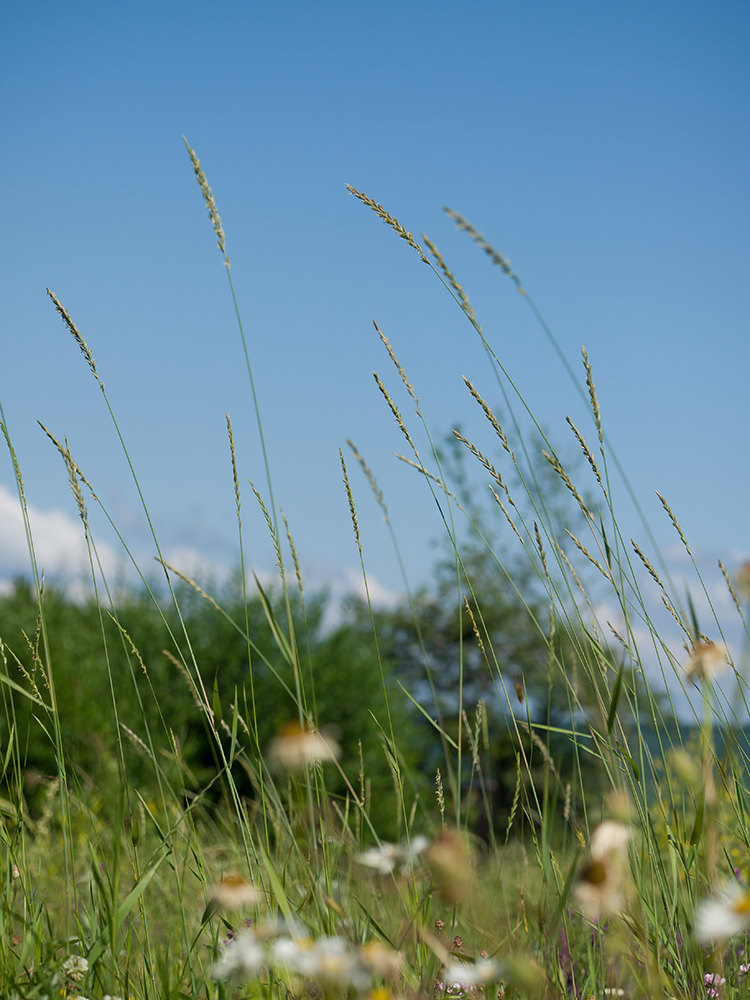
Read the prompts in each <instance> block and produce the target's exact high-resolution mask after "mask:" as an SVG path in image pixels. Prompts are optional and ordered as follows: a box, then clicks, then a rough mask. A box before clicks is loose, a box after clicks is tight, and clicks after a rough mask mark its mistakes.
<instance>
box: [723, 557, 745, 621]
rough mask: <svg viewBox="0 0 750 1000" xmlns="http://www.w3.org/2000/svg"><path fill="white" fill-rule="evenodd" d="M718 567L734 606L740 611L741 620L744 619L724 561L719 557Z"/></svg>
mask: <svg viewBox="0 0 750 1000" xmlns="http://www.w3.org/2000/svg"><path fill="white" fill-rule="evenodd" d="M719 569H720V570H721V573H722V576H723V577H724V580H725V582H726V585H727V587H728V588H729V593H730V594H731V595H732V600H733V601H734V603H735V606H736V607H737V610H738V611H739V613H740V618H742V620H743V621H744V620H745V616H744V614H743V613H742V607H741V605H740V602H739V598H738V597H737V594H736V593H735V590H734V587H733V586H732V581H731V580H730V579H729V574H728V573H727V571H726V569H725V567H724V563H723V562H722V561H721V559H719Z"/></svg>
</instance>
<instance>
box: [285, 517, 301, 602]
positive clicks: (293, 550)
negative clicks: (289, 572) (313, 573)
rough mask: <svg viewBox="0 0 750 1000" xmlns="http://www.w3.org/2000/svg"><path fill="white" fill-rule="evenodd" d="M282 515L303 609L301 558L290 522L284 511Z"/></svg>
mask: <svg viewBox="0 0 750 1000" xmlns="http://www.w3.org/2000/svg"><path fill="white" fill-rule="evenodd" d="M281 517H282V520H283V521H284V529H285V531H286V540H287V541H288V542H289V550H290V551H291V553H292V560H293V562H294V573H295V575H296V577H297V586H298V587H299V592H300V596H301V597H302V610H303V611H304V609H305V588H304V587H303V586H302V572H301V570H300V568H299V559H298V558H297V549H296V547H295V545H294V539H293V538H292V533H291V531H290V530H289V522H288V521H287V519H286V515H285V514H284V511H283V510H282V511H281Z"/></svg>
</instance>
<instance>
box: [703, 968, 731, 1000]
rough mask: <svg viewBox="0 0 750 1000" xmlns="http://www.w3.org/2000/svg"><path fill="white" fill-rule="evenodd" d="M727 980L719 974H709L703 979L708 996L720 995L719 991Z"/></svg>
mask: <svg viewBox="0 0 750 1000" xmlns="http://www.w3.org/2000/svg"><path fill="white" fill-rule="evenodd" d="M725 982H726V979H725V978H724V977H723V976H720V975H719V973H718V972H713V973H712V972H707V973H706V974H705V976H704V977H703V983H704V985H705V987H706V996H709V997H717V996H718V995H719V989H720V987H722V986H723V985H724V983H725Z"/></svg>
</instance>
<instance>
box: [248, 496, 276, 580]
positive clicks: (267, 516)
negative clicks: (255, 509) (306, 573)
mask: <svg viewBox="0 0 750 1000" xmlns="http://www.w3.org/2000/svg"><path fill="white" fill-rule="evenodd" d="M248 482H249V483H250V489H251V490H252V491H253V495H254V496H255V499H256V500H257V501H258V505H259V507H260V509H261V511H262V512H263V517H264V519H265V522H266V524H267V525H268V530H269V531H270V532H271V540H272V542H273V549H274V552H275V553H276V565H277V566H278V567H279V570H280V571H281V573H282V575H283V573H284V559H283V556H282V554H281V542H280V541H279V536H278V534H277V533H276V528H275V527H274V524H273V521H272V520H271V515H270V514H269V513H268V508H267V507H266V505H265V504H264V503H263V497H262V496H261V495H260V493H259V492H258V490H257V489H256V488H255V484H254V483H253V481H252V479H248Z"/></svg>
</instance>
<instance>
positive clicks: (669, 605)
mask: <svg viewBox="0 0 750 1000" xmlns="http://www.w3.org/2000/svg"><path fill="white" fill-rule="evenodd" d="M661 599H662V602H663V604H664V607H665V608H666V609H667V611H668V612H669V613H670V615H671V616H672V617H673V618H674V620H675V621H676V622H677V624H678V625H679V626H680V628H681V629H682V631H683V632H684V633H685V635H686V636H687V637H688V639H689V640H690V641H691V642H692V641H693V637H692V635H691V633H690V629H689V628H686V626H685V623H684V622H683V620H682V618H680V616H679V615H678V614H677V612H676V611H675V609H674V606H673V605H672V602H671V601H670V600H669V598H668V597H667V595H666V594H662V595H661Z"/></svg>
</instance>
